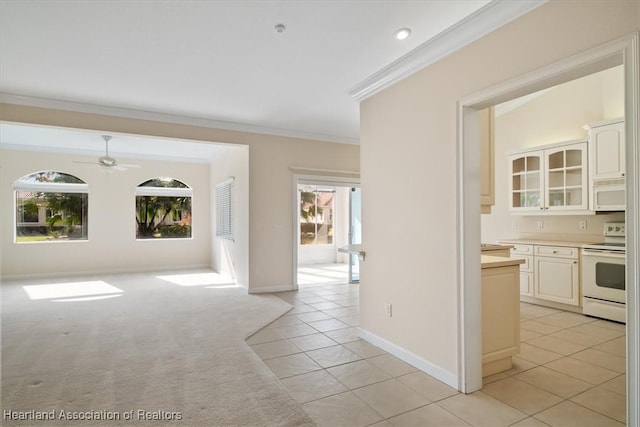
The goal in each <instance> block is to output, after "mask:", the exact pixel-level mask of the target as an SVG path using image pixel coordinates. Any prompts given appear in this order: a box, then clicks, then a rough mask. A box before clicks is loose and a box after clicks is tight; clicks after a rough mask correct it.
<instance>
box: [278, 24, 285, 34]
mask: <svg viewBox="0 0 640 427" xmlns="http://www.w3.org/2000/svg"><path fill="white" fill-rule="evenodd" d="M286 29H287V27H285V26H284V24H278V25H276V32H278V33H284V30H286Z"/></svg>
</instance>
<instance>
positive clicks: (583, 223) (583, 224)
mask: <svg viewBox="0 0 640 427" xmlns="http://www.w3.org/2000/svg"><path fill="white" fill-rule="evenodd" d="M578 228H579V229H580V230H586V229H587V221H578Z"/></svg>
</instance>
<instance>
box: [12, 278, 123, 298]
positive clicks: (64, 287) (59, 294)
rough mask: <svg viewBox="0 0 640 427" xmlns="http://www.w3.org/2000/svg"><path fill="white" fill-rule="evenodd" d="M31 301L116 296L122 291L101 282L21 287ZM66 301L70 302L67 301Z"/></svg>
mask: <svg viewBox="0 0 640 427" xmlns="http://www.w3.org/2000/svg"><path fill="white" fill-rule="evenodd" d="M22 288H23V289H24V291H25V292H26V293H27V295H28V296H29V298H30V299H32V300H41V299H51V300H53V299H60V298H73V300H79V298H80V297H84V298H86V297H89V296H94V297H95V296H97V295H101V296H109V297H111V296H116V295H114V294H119V295H122V293H124V291H123V290H122V289H119V288H116V287H115V286H112V285H110V284H108V283H107V282H105V281H102V280H94V281H90V282H70V283H47V284H44V285H29V286H23V287H22ZM119 295H117V296H119ZM67 301H70V300H68V299H67Z"/></svg>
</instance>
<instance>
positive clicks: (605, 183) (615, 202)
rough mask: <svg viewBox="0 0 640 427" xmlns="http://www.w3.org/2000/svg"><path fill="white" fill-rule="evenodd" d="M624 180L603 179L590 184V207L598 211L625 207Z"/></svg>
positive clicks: (618, 209)
mask: <svg viewBox="0 0 640 427" xmlns="http://www.w3.org/2000/svg"><path fill="white" fill-rule="evenodd" d="M625 188H626V187H625V180H624V178H622V179H603V180H598V181H593V183H592V186H591V200H590V201H591V203H592V206H591V209H592V210H594V211H596V212H598V211H623V210H625V208H626V198H625Z"/></svg>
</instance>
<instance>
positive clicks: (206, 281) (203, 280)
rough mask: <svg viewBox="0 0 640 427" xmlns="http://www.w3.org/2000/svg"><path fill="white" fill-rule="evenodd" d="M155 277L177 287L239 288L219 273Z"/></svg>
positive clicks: (231, 280)
mask: <svg viewBox="0 0 640 427" xmlns="http://www.w3.org/2000/svg"><path fill="white" fill-rule="evenodd" d="M156 277H157V278H158V279H160V280H164V281H165V282H169V283H173V284H174V285H178V286H209V287H216V288H220V287H222V286H225V287H231V288H235V287H240V286H239V285H236V283H235V281H234V280H233V279H232V278H231V277H229V276H226V275H223V274H219V273H191V274H171V275H166V276H156ZM212 285H213V286H212Z"/></svg>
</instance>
